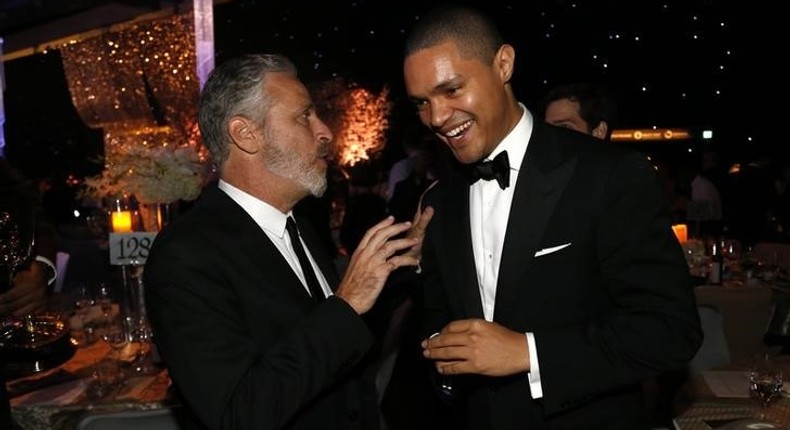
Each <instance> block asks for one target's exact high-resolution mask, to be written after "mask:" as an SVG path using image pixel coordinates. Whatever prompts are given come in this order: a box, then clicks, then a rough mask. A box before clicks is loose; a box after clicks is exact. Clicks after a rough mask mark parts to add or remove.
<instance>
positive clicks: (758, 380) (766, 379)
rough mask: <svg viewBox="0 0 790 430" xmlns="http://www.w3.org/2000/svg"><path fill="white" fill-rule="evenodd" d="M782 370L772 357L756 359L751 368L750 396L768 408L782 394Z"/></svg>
mask: <svg viewBox="0 0 790 430" xmlns="http://www.w3.org/2000/svg"><path fill="white" fill-rule="evenodd" d="M783 382H784V381H783V377H782V370H781V369H779V368H778V367H777V366H776V365H775V364H774V363H773V360H772V359H771V358H770V357H767V356H766V357H764V358H762V359H759V360H756V361H755V363H754V365H753V366H752V367H751V368H750V369H749V396H750V397H752V398H753V399H756V400H757V401H759V402H760V405H761V406H762V407H764V408H767V407H769V406H770V405H771V403H772V402H773V401H774V400H775V399H776V398H778V397H780V396H781V394H782V385H783Z"/></svg>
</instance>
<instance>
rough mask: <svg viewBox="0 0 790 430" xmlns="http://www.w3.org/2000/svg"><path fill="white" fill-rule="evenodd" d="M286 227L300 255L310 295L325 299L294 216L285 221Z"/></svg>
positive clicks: (300, 262) (295, 249)
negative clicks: (300, 237)
mask: <svg viewBox="0 0 790 430" xmlns="http://www.w3.org/2000/svg"><path fill="white" fill-rule="evenodd" d="M285 229H286V230H288V235H289V236H291V245H292V246H293V248H294V251H295V252H296V256H297V257H299V265H300V266H302V273H304V278H305V280H307V288H308V289H309V290H310V295H311V296H313V298H314V299H315V300H317V301H319V302H320V301H323V300H324V299H326V296H325V295H324V290H323V289H322V288H321V284H319V283H318V278H316V276H315V271H314V270H313V265H312V264H310V259H309V258H307V253H306V252H305V250H304V247H303V246H302V241H301V240H299V229H298V228H297V227H296V221H294V219H293V217H290V216H289V217H288V221H286V222H285Z"/></svg>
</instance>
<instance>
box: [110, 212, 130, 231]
mask: <svg viewBox="0 0 790 430" xmlns="http://www.w3.org/2000/svg"><path fill="white" fill-rule="evenodd" d="M111 214H112V218H111V220H112V231H113V232H115V233H129V232H131V231H132V212H131V211H113V212H111Z"/></svg>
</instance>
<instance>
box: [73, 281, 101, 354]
mask: <svg viewBox="0 0 790 430" xmlns="http://www.w3.org/2000/svg"><path fill="white" fill-rule="evenodd" d="M73 298H74V316H75V317H76V318H75V319H76V322H77V323H78V324H79V327H72V328H73V329H74V330H73V336H74V338H75V340H76V341H77V343H78V344H79V345H81V346H85V345H88V344H90V343H92V342H93V324H92V323H91V322H90V318H89V314H90V310H91V307H93V305H94V303H95V298H94V295H93V292H92V291H91V289H90V287H88V285H87V284H79V285H76V286H75V288H74V292H73Z"/></svg>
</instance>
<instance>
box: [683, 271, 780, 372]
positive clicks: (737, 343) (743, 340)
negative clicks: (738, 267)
mask: <svg viewBox="0 0 790 430" xmlns="http://www.w3.org/2000/svg"><path fill="white" fill-rule="evenodd" d="M694 295H695V296H696V298H697V306H704V305H707V306H709V307H712V308H714V309H717V310H718V311H719V313H720V314H721V315H722V317H723V318H724V334H725V336H726V338H727V345H728V346H729V349H730V359H731V360H733V361H739V360H744V359H745V360H749V359H751V358H754V357H755V355H757V354H759V353H760V352H761V351H764V349H765V345H764V344H763V336H764V335H765V332H766V329H767V327H768V321H769V320H770V319H771V313H772V311H773V293H772V291H771V287H770V286H768V285H758V286H754V287H750V286H741V287H732V288H730V287H719V286H700V287H696V288H695V289H694Z"/></svg>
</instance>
